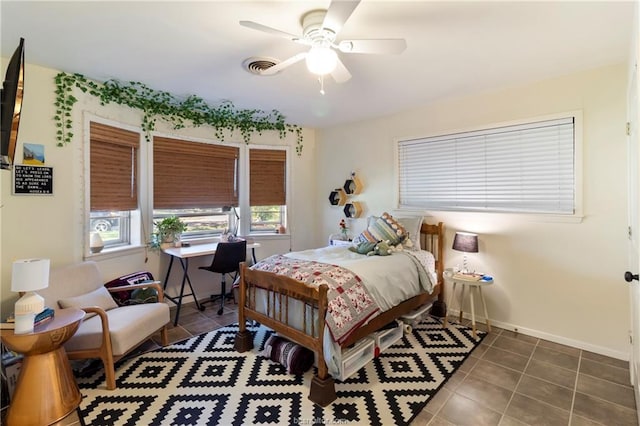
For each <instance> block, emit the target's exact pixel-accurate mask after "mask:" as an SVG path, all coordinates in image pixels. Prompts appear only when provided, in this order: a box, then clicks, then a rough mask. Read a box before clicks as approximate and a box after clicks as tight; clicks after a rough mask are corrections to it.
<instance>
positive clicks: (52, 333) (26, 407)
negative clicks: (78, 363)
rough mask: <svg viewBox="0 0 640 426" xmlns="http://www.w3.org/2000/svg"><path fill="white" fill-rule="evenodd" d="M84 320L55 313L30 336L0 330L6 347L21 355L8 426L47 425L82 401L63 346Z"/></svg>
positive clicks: (71, 311) (75, 312)
mask: <svg viewBox="0 0 640 426" xmlns="http://www.w3.org/2000/svg"><path fill="white" fill-rule="evenodd" d="M83 318H84V311H83V310H81V309H76V308H68V309H56V313H55V316H54V318H53V320H52V321H49V322H47V323H45V324H41V325H39V326H36V327H35V329H34V330H33V332H31V333H25V334H15V333H14V332H13V330H2V333H1V337H2V342H3V343H4V344H5V346H7V347H8V348H9V349H11V350H12V351H15V352H18V353H21V354H24V360H23V361H22V368H21V369H20V375H19V376H18V383H17V384H16V390H15V392H14V393H13V398H12V400H11V404H10V405H9V411H8V412H7V424H8V425H9V426H11V425H49V424H52V423H56V422H58V421H60V420H62V419H63V418H65V417H66V416H67V415H69V414H70V413H71V412H72V411H73V410H75V409H76V408H78V405H79V404H80V400H81V399H82V397H81V395H80V390H79V389H78V385H77V384H76V380H75V377H74V376H73V372H72V371H71V366H70V365H69V360H68V359H67V353H66V352H65V350H64V347H63V346H62V345H63V344H64V343H65V342H66V341H67V340H69V339H70V338H71V336H73V334H74V333H75V332H76V331H77V330H78V327H79V326H80V323H81V322H82V319H83Z"/></svg>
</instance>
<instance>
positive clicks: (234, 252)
mask: <svg viewBox="0 0 640 426" xmlns="http://www.w3.org/2000/svg"><path fill="white" fill-rule="evenodd" d="M246 259H247V242H246V241H245V240H242V241H234V242H228V243H218V247H217V248H216V253H215V254H214V255H213V261H212V262H211V265H210V266H200V267H199V268H198V269H204V270H206V271H210V272H215V273H218V274H221V275H222V281H221V284H222V287H221V289H220V294H219V295H217V294H212V295H211V300H215V299H217V298H218V297H219V298H220V309H218V315H222V310H223V309H224V299H225V296H226V294H227V288H226V276H227V274H235V276H237V274H238V271H239V270H240V263H241V262H244V261H245V260H246Z"/></svg>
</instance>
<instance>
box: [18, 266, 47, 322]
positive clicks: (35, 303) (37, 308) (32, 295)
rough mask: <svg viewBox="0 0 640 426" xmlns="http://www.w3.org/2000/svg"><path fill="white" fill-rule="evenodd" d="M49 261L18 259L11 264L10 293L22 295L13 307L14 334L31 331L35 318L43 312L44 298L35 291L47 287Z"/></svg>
mask: <svg viewBox="0 0 640 426" xmlns="http://www.w3.org/2000/svg"><path fill="white" fill-rule="evenodd" d="M49 263H50V261H49V259H20V260H16V261H15V262H13V268H12V273H11V291H15V292H20V293H23V292H24V294H23V295H22V297H21V298H20V299H18V301H17V302H16V304H15V306H14V315H15V329H14V333H16V334H24V333H31V332H32V331H33V322H34V319H35V316H36V315H37V314H39V313H40V312H42V311H43V310H44V298H43V297H42V296H40V295H39V294H37V293H36V292H35V291H36V290H40V289H42V288H47V287H48V286H49Z"/></svg>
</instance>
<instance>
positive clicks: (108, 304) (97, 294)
mask: <svg viewBox="0 0 640 426" xmlns="http://www.w3.org/2000/svg"><path fill="white" fill-rule="evenodd" d="M58 305H60V307H61V308H63V309H64V308H79V309H81V308H88V307H90V306H97V307H99V308H102V309H104V310H105V311H108V310H109V309H113V308H117V307H118V305H117V304H116V302H115V300H113V297H111V293H109V290H107V289H106V288H104V287H99V288H97V289H95V290H93V291H92V292H90V293H86V294H82V295H80V296H75V297H68V298H66V299H60V300H58ZM94 315H95V314H93V313H91V314H87V316H86V317H85V319H89V318H91V317H92V316H94Z"/></svg>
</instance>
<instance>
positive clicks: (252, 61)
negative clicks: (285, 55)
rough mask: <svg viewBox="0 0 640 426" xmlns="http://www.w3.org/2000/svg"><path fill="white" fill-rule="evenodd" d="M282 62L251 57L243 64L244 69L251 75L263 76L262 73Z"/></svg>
mask: <svg viewBox="0 0 640 426" xmlns="http://www.w3.org/2000/svg"><path fill="white" fill-rule="evenodd" d="M279 62H280V61H279V60H277V59H275V58H267V57H256V56H254V57H251V58H248V59H245V60H244V61H243V62H242V68H244V70H245V71H246V72H248V73H250V74H255V75H263V74H262V71H264V70H266V69H268V68H271V67H272V66H274V65H275V64H277V63H279Z"/></svg>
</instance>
